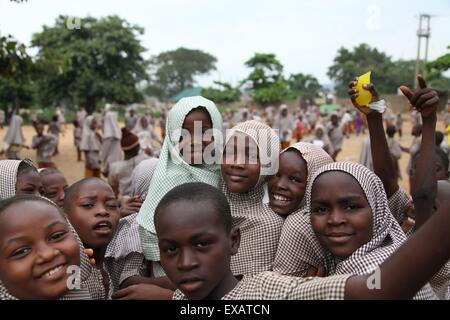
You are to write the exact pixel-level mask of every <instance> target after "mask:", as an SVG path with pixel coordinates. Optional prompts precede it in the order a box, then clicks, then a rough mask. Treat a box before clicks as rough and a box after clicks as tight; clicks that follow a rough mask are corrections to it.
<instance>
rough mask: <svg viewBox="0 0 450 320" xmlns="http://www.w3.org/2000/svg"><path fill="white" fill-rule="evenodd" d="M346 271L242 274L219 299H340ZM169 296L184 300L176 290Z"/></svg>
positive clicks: (343, 288)
mask: <svg viewBox="0 0 450 320" xmlns="http://www.w3.org/2000/svg"><path fill="white" fill-rule="evenodd" d="M350 277H351V276H350V275H338V276H332V277H326V278H312V277H310V278H297V277H289V276H283V275H280V274H278V273H275V272H262V273H259V274H257V275H254V276H244V278H243V279H242V280H241V281H239V283H238V284H237V285H236V287H234V288H233V289H232V290H231V291H230V292H228V293H227V294H225V295H224V296H223V297H222V298H221V300H343V299H344V297H345V284H346V283H347V280H348V279H349V278H350ZM172 299H173V300H187V298H186V296H185V295H184V294H183V293H182V292H181V291H180V290H176V291H175V292H174V294H173V297H172Z"/></svg>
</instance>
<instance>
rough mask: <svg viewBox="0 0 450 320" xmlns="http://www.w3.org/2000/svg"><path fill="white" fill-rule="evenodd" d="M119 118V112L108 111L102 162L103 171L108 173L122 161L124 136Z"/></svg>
mask: <svg viewBox="0 0 450 320" xmlns="http://www.w3.org/2000/svg"><path fill="white" fill-rule="evenodd" d="M117 118H118V116H117V112H113V111H107V112H106V113H105V119H104V123H103V142H102V151H101V161H102V163H103V170H104V171H106V172H108V171H109V170H110V168H111V164H113V163H114V162H116V161H120V160H121V159H122V151H121V149H120V139H121V138H122V134H121V132H120V128H119V123H118V122H117Z"/></svg>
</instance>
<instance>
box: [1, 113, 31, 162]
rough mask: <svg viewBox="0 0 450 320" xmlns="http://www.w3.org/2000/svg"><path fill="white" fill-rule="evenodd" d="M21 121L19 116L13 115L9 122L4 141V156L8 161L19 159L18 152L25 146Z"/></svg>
mask: <svg viewBox="0 0 450 320" xmlns="http://www.w3.org/2000/svg"><path fill="white" fill-rule="evenodd" d="M22 123H23V119H22V117H21V116H19V115H13V116H12V117H11V120H10V122H9V128H8V131H7V132H6V135H5V137H4V138H3V141H4V149H5V156H6V158H8V159H20V151H21V150H22V149H23V147H24V145H25V142H26V140H25V137H24V135H23V132H22Z"/></svg>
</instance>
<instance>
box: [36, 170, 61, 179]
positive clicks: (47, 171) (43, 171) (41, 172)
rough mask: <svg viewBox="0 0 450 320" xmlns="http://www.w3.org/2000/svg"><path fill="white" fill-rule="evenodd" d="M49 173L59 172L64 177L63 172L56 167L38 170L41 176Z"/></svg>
mask: <svg viewBox="0 0 450 320" xmlns="http://www.w3.org/2000/svg"><path fill="white" fill-rule="evenodd" d="M50 174H59V175H61V176H63V177H64V175H63V173H62V172H61V171H59V170H58V169H56V168H45V169H42V170H40V171H39V175H40V176H41V177H43V176H48V175H50Z"/></svg>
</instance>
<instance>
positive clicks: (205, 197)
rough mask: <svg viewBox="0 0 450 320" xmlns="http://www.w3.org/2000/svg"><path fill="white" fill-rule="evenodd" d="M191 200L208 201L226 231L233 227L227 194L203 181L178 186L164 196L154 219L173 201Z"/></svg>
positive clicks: (195, 201) (196, 201)
mask: <svg viewBox="0 0 450 320" xmlns="http://www.w3.org/2000/svg"><path fill="white" fill-rule="evenodd" d="M180 201H189V202H194V203H199V202H208V205H210V206H211V207H212V208H213V209H214V214H216V215H218V216H219V217H220V220H221V221H222V223H223V226H224V228H225V231H226V232H230V231H231V228H232V219H231V209H230V204H229V203H228V200H227V198H226V197H225V195H224V194H223V193H222V192H221V191H220V190H219V189H217V188H215V187H213V186H211V185H209V184H207V183H203V182H189V183H185V184H182V185H179V186H176V187H175V188H173V189H172V190H170V191H169V192H167V193H166V194H165V195H164V197H162V199H161V201H160V202H159V204H158V206H157V207H156V210H155V215H154V220H155V221H156V217H157V216H158V215H159V214H162V212H163V211H164V209H166V208H167V206H169V205H170V204H172V203H175V202H180Z"/></svg>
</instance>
